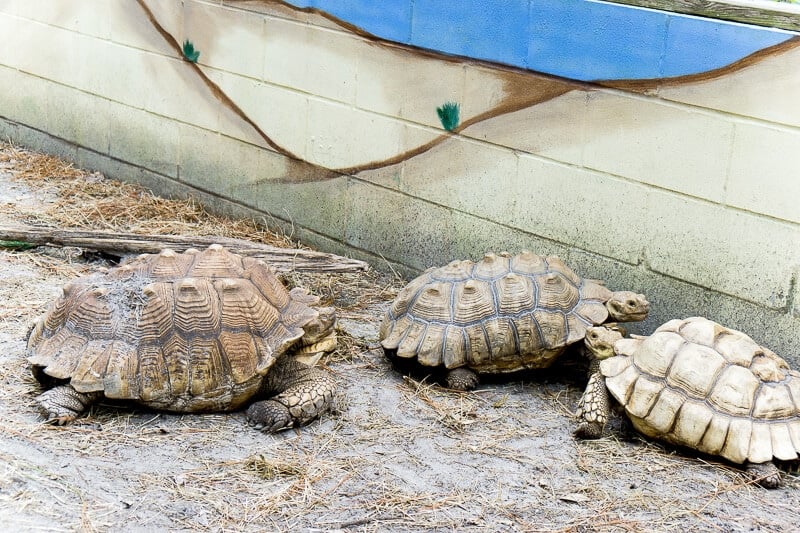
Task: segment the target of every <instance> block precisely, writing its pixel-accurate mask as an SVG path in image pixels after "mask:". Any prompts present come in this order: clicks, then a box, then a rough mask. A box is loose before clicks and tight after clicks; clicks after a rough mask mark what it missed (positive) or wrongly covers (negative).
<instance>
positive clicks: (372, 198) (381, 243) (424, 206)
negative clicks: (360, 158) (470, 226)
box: [344, 180, 456, 270]
mask: <svg viewBox="0 0 800 533" xmlns="http://www.w3.org/2000/svg"><path fill="white" fill-rule="evenodd" d="M348 192H349V198H350V200H349V201H350V202H351V206H350V212H349V216H348V220H347V229H346V233H345V235H346V237H345V239H344V242H345V243H346V244H348V245H350V246H353V247H355V248H359V249H364V250H372V251H373V252H375V253H376V254H379V255H381V256H382V257H385V258H387V259H389V260H398V261H402V263H403V264H405V265H407V266H408V267H410V268H412V269H419V270H423V269H425V268H428V267H429V266H433V265H435V264H436V263H438V261H437V259H438V258H442V257H453V256H454V244H455V238H454V236H455V235H456V230H455V226H454V222H453V218H452V212H451V210H450V209H448V208H446V207H442V206H439V205H436V204H433V203H430V202H427V201H425V200H421V199H419V198H415V197H413V196H409V195H406V194H402V193H398V192H393V191H389V190H387V189H384V188H381V187H376V186H374V185H372V184H369V183H366V182H362V181H359V180H352V181H350V186H349V187H348ZM399 258H402V259H399Z"/></svg>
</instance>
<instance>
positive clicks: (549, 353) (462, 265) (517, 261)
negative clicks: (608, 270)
mask: <svg viewBox="0 0 800 533" xmlns="http://www.w3.org/2000/svg"><path fill="white" fill-rule="evenodd" d="M612 294H613V293H612V292H611V291H610V290H609V289H607V288H606V287H604V286H603V285H601V284H600V283H598V282H596V281H592V280H588V279H584V278H581V277H580V276H578V275H577V274H575V272H573V271H572V270H571V269H570V268H569V267H568V266H567V265H565V264H564V263H563V262H562V261H561V260H560V259H559V258H558V257H555V256H550V257H542V256H539V255H536V254H534V253H531V252H523V253H521V254H519V255H516V256H513V257H512V256H510V255H509V254H506V253H503V254H499V255H495V254H487V255H486V256H485V257H484V258H483V259H482V260H480V261H478V262H473V261H469V260H465V261H453V262H452V263H450V264H448V265H446V266H444V267H440V268H435V269H431V270H428V271H426V272H425V273H423V274H422V275H421V276H419V277H417V278H416V279H414V280H413V281H411V282H410V283H409V284H408V285H407V286H406V287H405V288H403V289H402V290H401V291H400V293H399V294H398V296H397V298H396V299H395V300H394V302H393V303H392V304H391V306H390V308H389V310H388V311H387V312H386V314H385V316H384V318H383V322H382V324H381V329H380V338H381V339H382V341H381V345H382V346H383V348H384V350H385V351H386V353H387V355H389V356H390V357H395V356H396V357H400V358H416V360H417V361H418V362H419V363H420V364H422V365H425V366H431V367H434V366H443V367H445V368H447V369H453V368H459V367H468V368H470V369H472V370H475V371H476V372H482V373H503V372H514V371H518V370H522V369H528V368H545V367H547V366H549V365H550V364H551V363H552V362H553V360H554V359H555V358H556V357H557V356H558V355H559V354H561V353H562V352H563V350H564V348H565V347H566V346H567V345H569V344H572V343H575V342H578V341H580V340H582V339H583V338H584V335H585V333H586V328H587V327H588V326H591V325H597V324H601V323H603V322H605V321H606V319H607V318H608V310H607V309H606V306H605V305H604V304H605V302H606V301H608V299H609V298H610V297H611V295H612Z"/></svg>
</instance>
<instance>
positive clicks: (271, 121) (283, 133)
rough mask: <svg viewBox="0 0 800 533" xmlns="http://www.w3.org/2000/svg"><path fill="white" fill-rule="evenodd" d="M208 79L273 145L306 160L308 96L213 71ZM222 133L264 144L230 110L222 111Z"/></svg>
mask: <svg viewBox="0 0 800 533" xmlns="http://www.w3.org/2000/svg"><path fill="white" fill-rule="evenodd" d="M209 76H210V77H212V79H213V80H214V82H216V83H217V84H218V85H219V86H220V88H222V90H223V91H225V94H227V95H228V97H230V98H231V100H233V101H234V102H236V104H237V105H238V106H239V108H240V109H241V110H242V111H243V112H244V114H245V115H246V116H247V117H248V118H249V119H251V120H252V121H253V122H255V124H256V125H258V127H259V128H260V129H261V130H262V131H263V132H264V133H265V134H266V135H267V136H268V137H269V138H270V139H271V140H272V141H273V142H275V143H276V144H277V145H278V146H280V147H282V148H284V149H286V150H288V151H289V152H291V153H292V154H294V155H296V156H297V157H298V158H304V157H305V150H306V141H307V137H308V135H307V127H308V125H307V121H308V96H307V95H305V94H303V93H300V92H297V91H293V90H291V89H289V88H285V87H280V86H276V85H271V84H269V83H266V82H263V81H257V80H252V79H250V78H245V77H242V76H238V75H236V74H231V73H228V72H221V71H212V72H209ZM219 105H220V107H221V108H222V107H223V106H222V104H219ZM223 111H224V112H225V114H223ZM226 114H227V115H228V116H227V118H226ZM219 131H220V132H221V133H223V134H225V135H229V136H231V137H236V138H239V139H241V140H243V141H246V142H250V143H255V144H263V143H264V141H263V139H262V137H261V136H260V135H259V134H258V133H257V132H256V131H255V130H254V129H253V128H252V126H250V125H248V124H246V123H244V122H243V120H242V119H241V118H240V117H238V115H236V114H235V113H233V112H231V111H230V110H229V109H227V108H223V109H220V125H219Z"/></svg>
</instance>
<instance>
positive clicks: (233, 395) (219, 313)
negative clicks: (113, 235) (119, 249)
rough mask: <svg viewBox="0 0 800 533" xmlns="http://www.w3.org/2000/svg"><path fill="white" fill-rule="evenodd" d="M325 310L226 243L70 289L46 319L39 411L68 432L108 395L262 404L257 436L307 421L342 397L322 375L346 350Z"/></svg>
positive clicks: (175, 406) (137, 264) (159, 403)
mask: <svg viewBox="0 0 800 533" xmlns="http://www.w3.org/2000/svg"><path fill="white" fill-rule="evenodd" d="M318 303H319V299H318V298H317V297H315V296H312V295H310V294H308V293H307V292H305V291H304V290H303V289H300V288H295V289H292V290H291V291H288V290H287V289H286V288H285V287H284V286H283V285H282V284H281V282H280V280H279V279H278V278H277V276H276V275H275V273H274V272H273V270H272V268H271V267H270V266H269V265H267V264H266V263H264V262H263V261H261V260H257V259H253V258H248V257H241V256H239V255H236V254H234V253H231V252H229V251H227V250H225V249H224V248H223V247H222V246H220V245H218V244H213V245H211V246H209V247H208V249H206V250H203V251H198V250H194V249H189V250H186V251H185V252H184V253H177V252H174V251H172V250H163V251H161V252H160V253H158V254H143V255H139V256H138V257H136V258H134V259H132V260H130V261H128V262H125V263H123V264H122V265H120V266H118V267H114V268H112V269H109V270H107V271H106V272H101V273H98V274H94V275H91V276H86V277H83V278H78V279H77V280H75V281H73V282H70V283H68V284H67V285H66V286H65V287H64V288H63V294H62V296H61V297H60V298H58V299H57V300H56V301H55V302H54V303H53V304H52V305H51V306H50V308H49V310H48V311H47V312H46V313H45V314H44V315H43V316H42V317H40V318H39V319H37V320H36V321H35V323H34V325H33V327H32V329H31V331H30V333H29V336H28V345H27V355H28V360H29V362H30V363H31V365H32V370H33V374H34V376H35V377H36V378H37V379H38V380H39V381H40V382H41V383H42V384H43V385H44V386H45V387H46V388H47V390H45V392H43V393H42V394H41V395H39V396H38V397H37V399H36V400H37V403H38V404H39V406H40V408H41V409H42V411H43V412H44V414H45V416H46V418H47V420H48V421H49V422H51V423H57V424H66V423H68V422H71V421H73V420H74V419H76V418H77V417H78V416H79V415H80V414H81V413H82V412H83V411H85V410H86V409H87V407H88V406H89V405H90V404H91V403H92V402H94V401H96V400H98V399H99V398H101V397H105V398H112V399H120V400H132V401H135V402H137V403H139V404H142V405H144V406H147V407H151V408H154V409H158V410H164V411H171V412H181V413H193V412H209V411H231V410H235V409H238V408H240V407H242V406H244V405H246V404H250V406H249V408H248V409H247V412H246V417H247V420H248V423H250V425H254V426H255V427H256V428H257V429H262V430H264V431H277V430H279V429H283V428H286V427H290V426H292V425H299V424H303V423H305V422H308V421H309V420H311V419H313V418H315V417H316V416H318V415H319V414H321V413H322V412H324V411H325V410H326V409H328V408H329V407H331V404H332V401H333V395H334V393H335V389H336V385H335V383H334V382H333V380H332V379H331V378H330V377H329V376H328V375H327V373H325V372H323V371H322V370H320V369H317V368H312V367H311V366H310V365H311V364H313V363H314V362H316V361H315V360H316V359H318V358H319V357H320V356H321V355H322V353H323V352H325V351H330V350H332V349H334V348H335V346H336V337H335V333H334V325H335V319H336V317H335V313H334V310H333V308H330V307H318ZM254 400H259V401H255V402H254Z"/></svg>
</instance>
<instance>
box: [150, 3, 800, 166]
mask: <svg viewBox="0 0 800 533" xmlns="http://www.w3.org/2000/svg"><path fill="white" fill-rule="evenodd" d="M137 1H138V3H139V5H140V6H141V7H142V8H143V10H144V12H145V13H146V14H147V18H148V20H149V22H150V23H151V24H152V25H153V26H154V27H155V28H156V29H157V30H158V32H159V33H160V34H161V35H162V37H163V38H164V39H165V40H166V41H167V42H168V43H169V45H170V46H172V47H173V49H174V50H175V53H176V54H178V55H180V56H183V57H184V58H187V61H188V62H189V63H190V64H191V65H190V67H191V68H192V69H193V70H194V71H195V73H196V74H197V76H199V77H200V78H201V79H202V80H203V82H204V83H205V84H206V85H207V86H208V87H209V89H210V90H211V91H212V93H213V94H214V95H215V96H216V97H217V98H218V99H219V100H220V102H221V103H222V104H223V105H225V106H227V107H229V108H230V109H231V110H233V111H234V112H235V113H236V114H237V115H238V116H240V117H241V119H242V120H244V121H245V122H246V123H248V124H249V125H250V126H251V127H252V128H253V130H254V131H255V132H256V133H257V134H258V136H259V137H261V139H262V140H263V142H264V143H265V144H266V146H267V147H269V148H270V149H272V150H275V151H277V152H278V153H280V154H282V155H285V156H287V157H289V158H290V159H291V161H292V167H293V168H292V171H290V172H289V173H288V174H287V176H288V177H287V178H286V179H289V180H292V181H296V180H321V179H330V178H332V177H335V176H337V175H353V174H359V173H362V172H365V171H370V170H376V169H379V168H384V167H389V166H391V165H396V164H398V163H400V162H402V161H406V160H408V159H411V158H413V157H416V156H419V155H421V154H424V153H426V152H428V151H429V150H431V149H432V148H433V147H435V146H437V145H440V144H441V143H443V142H445V141H446V140H447V139H448V138H449V135H450V134H452V133H464V134H465V135H468V136H469V134H470V132H468V131H467V130H468V129H469V128H470V127H472V126H474V125H476V124H480V123H482V122H485V121H487V120H490V119H496V118H497V117H499V116H502V115H508V114H511V113H515V112H519V111H521V110H524V109H527V108H530V107H532V106H535V105H538V104H542V103H543V102H546V101H548V100H550V99H553V98H557V97H560V96H562V95H564V94H566V93H569V92H571V91H591V90H592V88H593V86H597V87H614V88H618V89H624V90H630V91H638V92H645V93H648V92H655V91H657V90H658V89H659V88H665V87H676V86H686V85H693V84H696V83H698V82H706V81H709V80H713V79H716V78H720V77H724V76H729V75H731V74H733V73H735V72H736V71H738V70H741V69H744V68H747V67H749V66H751V65H753V64H754V63H757V62H758V61H760V60H761V59H763V58H765V57H770V56H774V55H779V54H782V53H786V52H788V51H790V50H793V49H795V48H796V47H798V46H799V45H800V38H799V37H798V36H797V35H795V34H793V33H791V32H787V31H783V30H772V29H764V28H757V27H751V26H745V25H741V24H734V23H727V22H720V21H715V20H708V19H701V18H695V17H686V16H675V15H672V14H669V13H665V12H660V11H654V10H648V9H631V8H629V7H627V6H617V5H613V4H607V3H604V2H595V1H591V0H589V1H583V0H582V1H578V2H569V3H567V2H562V1H560V0H536V1H534V0H515V1H511V2H501V3H499V4H497V5H494V6H493V7H492V8H491V9H492V15H491V16H487V12H486V10H487V9H489V7H487V5H485V4H482V3H471V2H461V3H455V4H454V5H452V6H449V7H448V8H447V9H442V8H441V5H440V3H437V2H427V1H415V2H409V1H408V0H406V1H393V2H388V3H384V2H382V3H380V6H379V7H378V4H375V3H374V2H367V1H363V2H360V1H350V2H341V1H338V0H331V1H326V0H313V1H307V2H301V1H294V2H283V1H277V0H262V1H256V2H253V1H244V2H237V1H232V2H227V3H229V4H231V5H234V6H236V5H241V6H242V7H243V8H245V9H252V10H258V11H262V12H265V13H269V14H276V13H279V14H281V15H283V16H288V17H289V18H290V19H294V20H296V21H298V22H301V23H309V24H312V25H320V26H325V25H326V24H333V25H334V26H335V27H336V29H337V30H344V31H347V32H352V33H353V34H354V35H357V36H359V37H361V38H365V39H366V41H365V42H364V44H363V45H362V47H363V48H369V47H370V46H380V47H383V48H384V54H386V55H391V56H393V57H392V60H393V61H394V62H396V64H397V67H396V68H398V69H401V68H403V65H405V64H406V63H407V62H408V61H409V59H408V57H409V56H410V57H412V58H415V59H412V61H416V62H419V63H420V64H422V63H433V64H434V65H433V66H431V67H429V68H432V69H435V68H437V66H436V63H447V64H448V67H450V68H452V66H453V65H458V63H459V62H462V63H463V62H468V63H470V64H475V65H480V66H481V67H482V68H483V69H484V70H482V71H481V74H482V75H483V76H484V77H485V78H486V81H487V82H488V83H489V84H490V85H492V84H493V85H495V86H496V85H500V86H501V87H502V88H501V89H500V92H502V96H501V97H499V98H493V99H492V100H493V101H491V102H480V103H476V102H471V103H470V105H466V104H463V103H462V102H460V101H459V100H458V99H449V98H451V97H452V96H453V95H454V94H455V93H454V92H453V91H448V90H447V85H446V80H436V79H428V80H419V79H415V80H413V81H417V82H418V81H423V86H421V87H420V86H418V89H419V93H418V95H417V96H419V100H420V103H419V104H418V105H420V106H421V105H424V102H426V101H428V98H426V97H429V91H430V88H431V87H425V86H424V85H433V84H437V83H439V87H438V89H439V90H440V91H441V98H440V99H441V103H440V105H436V103H437V102H436V101H434V102H431V103H430V104H429V109H428V110H426V111H428V112H429V114H430V116H438V118H439V124H438V125H437V126H440V127H441V129H442V130H444V131H441V132H438V133H437V132H431V131H419V130H418V131H414V132H413V133H414V134H413V135H406V136H405V138H401V137H402V136H403V135H404V134H406V133H407V131H404V132H400V133H399V134H398V133H397V132H387V131H383V132H381V133H382V136H386V135H387V134H388V135H389V138H390V142H392V141H394V147H395V150H391V148H388V147H387V146H386V143H374V142H373V143H369V142H364V143H361V144H360V146H359V150H349V149H347V148H346V147H341V149H339V150H337V147H335V146H331V147H330V150H327V154H326V155H327V156H328V157H322V156H323V153H321V151H315V152H313V153H311V154H306V155H303V152H304V150H303V147H298V146H292V145H291V144H289V143H285V142H280V141H278V140H276V139H275V138H273V136H271V135H269V134H268V133H267V132H266V129H269V128H268V127H267V126H266V125H264V124H260V123H257V122H256V121H255V120H254V119H253V118H252V116H251V115H250V114H248V113H247V112H245V110H244V109H243V107H242V106H240V105H239V104H238V103H237V102H236V100H235V99H234V98H232V97H231V96H230V94H229V93H230V91H226V90H225V89H224V87H222V86H221V85H220V84H218V83H216V82H214V81H213V80H212V78H211V77H210V76H209V75H208V74H206V73H205V72H204V70H203V68H202V64H203V60H201V61H200V64H198V57H199V54H200V49H199V48H198V49H197V50H195V43H194V42H192V41H190V40H189V36H187V38H186V40H185V42H184V43H183V46H181V44H180V40H179V38H178V37H177V36H176V35H175V34H174V33H175V32H171V31H170V30H169V29H168V28H166V27H165V26H164V25H162V24H161V23H160V22H159V20H158V17H157V16H155V15H154V14H153V11H152V10H151V7H149V5H150V4H152V2H147V1H145V0H137ZM307 17H310V18H307ZM487 21H489V22H490V24H489V25H487ZM216 37H217V38H220V39H222V38H224V37H223V36H222V35H217V36H216ZM206 41H208V38H206ZM370 42H371V43H372V45H370V44H369V43H370ZM187 46H188V47H189V51H188V55H187V50H186V47H187ZM348 51H349V50H348ZM314 52H315V50H313V49H312V50H309V51H308V53H312V54H313V53H314ZM328 52H329V53H331V52H330V51H328ZM334 53H335V52H334ZM355 55H356V56H357V55H358V54H355ZM398 56H406V57H403V58H402V59H399V58H398ZM188 58H192V59H188ZM204 59H205V58H204ZM347 60H348V61H349V60H351V59H347ZM211 61H213V60H211ZM211 65H212V66H213V63H211ZM387 65H388V66H387V67H386V68H391V65H392V63H391V62H389V63H387ZM421 70H424V69H421ZM379 73H383V72H381V71H380V70H379ZM417 75H418V74H416V73H413V72H412V78H413V77H415V76H417ZM404 77H406V76H404V75H403V74H401V75H400V76H399V79H397V78H398V76H397V75H396V74H395V75H393V76H391V77H387V78H386V82H387V83H396V84H407V83H408V84H409V85H410V86H413V85H411V84H412V83H413V82H412V80H408V79H403V78H404ZM440 82H445V83H440ZM376 83H377V80H376ZM710 90H713V89H710ZM426 92H427V93H428V94H426ZM493 96H494V95H493ZM410 103H411V102H409V101H407V100H406V101H404V102H403V104H404V105H408V104H410ZM476 104H477V105H476ZM434 111H435V113H434ZM578 112H580V111H578ZM422 123H423V124H426V123H427V125H429V126H430V125H433V124H430V121H422ZM519 126H520V127H522V128H524V127H525V126H524V125H519ZM321 130H324V128H321ZM367 131H369V130H367ZM373 133H374V132H373ZM309 135H311V136H314V132H313V124H312V129H311V131H309ZM414 137H416V138H414ZM370 138H372V139H373V140H374V139H375V138H376V137H375V136H371V137H370ZM370 146H374V147H375V150H374V151H373V150H370ZM389 151H393V152H395V153H391V154H390V155H389V154H386V152H389ZM377 152H384V155H385V157H379V154H378V153H377Z"/></svg>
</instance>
